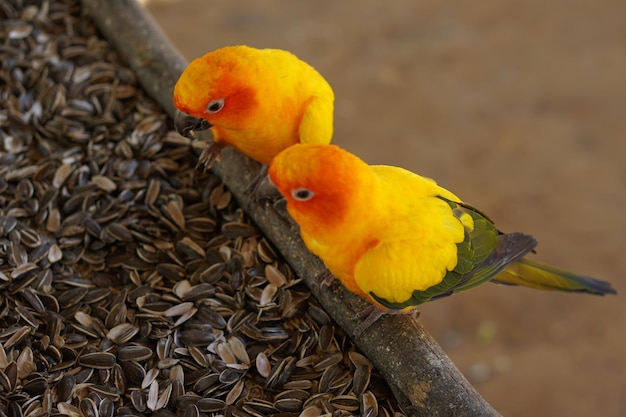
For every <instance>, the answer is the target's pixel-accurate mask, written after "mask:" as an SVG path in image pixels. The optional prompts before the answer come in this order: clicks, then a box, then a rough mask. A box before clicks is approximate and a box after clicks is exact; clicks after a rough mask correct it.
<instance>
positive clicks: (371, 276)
mask: <svg viewBox="0 0 626 417" xmlns="http://www.w3.org/2000/svg"><path fill="white" fill-rule="evenodd" d="M269 176H270V179H271V181H272V182H273V183H274V184H275V185H276V187H277V188H278V190H279V191H280V192H281V194H282V195H283V196H284V197H285V199H286V201H287V211H288V212H289V214H290V215H291V217H292V218H293V219H294V220H295V222H296V223H297V224H298V225H299V226H300V234H301V236H302V239H303V240H304V243H305V244H306V246H307V247H308V248H309V250H310V251H311V252H313V253H314V254H316V255H318V256H319V257H320V258H321V259H322V260H323V261H324V263H325V264H326V266H327V267H328V269H329V270H330V272H331V273H332V274H333V275H334V276H335V277H337V278H338V279H339V280H340V281H341V282H342V283H343V285H344V286H345V287H346V288H347V289H348V290H350V291H352V292H354V293H357V294H359V295H361V296H362V297H363V298H365V299H366V300H367V301H369V302H370V303H372V304H373V305H375V306H376V307H378V308H377V309H374V310H373V311H371V314H370V316H369V317H368V318H366V320H365V321H364V322H363V323H362V325H361V326H359V328H358V329H357V331H356V332H355V335H356V333H360V332H361V331H363V330H364V329H365V328H367V327H368V326H369V325H370V324H371V323H372V322H373V321H375V320H376V319H377V318H378V317H380V316H381V314H384V313H385V312H387V313H388V312H399V311H402V312H406V311H408V310H411V309H414V308H415V307H416V306H418V305H419V304H422V303H424V302H426V301H429V300H433V299H436V298H440V297H443V296H447V295H450V294H453V293H457V292H460V291H465V290H468V289H470V288H472V287H475V286H477V285H480V284H482V283H484V282H487V281H491V282H496V283H502V284H512V285H524V286H527V287H531V288H537V289H543V290H560V291H568V292H585V293H590V294H596V295H604V294H615V293H616V292H615V290H614V289H613V288H612V287H611V284H609V283H607V282H605V281H600V280H597V279H594V278H590V277H586V276H582V275H577V274H574V273H572V272H568V271H565V270H563V269H560V268H557V267H553V266H550V265H546V264H543V263H540V262H538V261H535V260H532V259H529V258H528V257H526V255H527V254H528V253H529V252H531V251H532V250H533V248H534V247H535V245H536V241H535V239H534V238H533V237H532V236H530V235H527V234H522V233H502V232H500V231H499V230H498V229H497V228H496V226H495V225H494V223H493V222H492V221H491V219H489V218H488V217H487V216H486V215H485V214H483V213H482V212H480V211H479V210H477V209H475V208H473V207H472V206H470V205H468V204H466V203H464V202H463V201H461V199H460V198H458V197H457V196H456V195H454V194H452V193H451V192H450V191H448V190H446V189H444V188H442V187H440V186H438V185H437V184H436V183H435V181H433V180H431V179H429V178H424V177H421V176H419V175H417V174H414V173H412V172H410V171H407V170H405V169H402V168H398V167H393V166H384V165H378V166H376V165H373V166H370V165H367V164H366V163H365V162H364V161H362V160H361V159H359V158H358V157H356V156H355V155H353V154H351V153H349V152H347V151H345V150H343V149H341V148H339V147H337V146H334V145H306V144H303V145H294V146H292V147H290V148H288V149H286V150H284V151H283V152H281V153H280V154H278V156H276V158H274V160H273V161H272V163H271V164H270V168H269Z"/></svg>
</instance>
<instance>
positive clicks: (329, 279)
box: [315, 269, 336, 288]
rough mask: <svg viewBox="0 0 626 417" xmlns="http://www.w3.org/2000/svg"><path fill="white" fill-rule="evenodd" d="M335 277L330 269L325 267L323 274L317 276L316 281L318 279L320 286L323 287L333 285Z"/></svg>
mask: <svg viewBox="0 0 626 417" xmlns="http://www.w3.org/2000/svg"><path fill="white" fill-rule="evenodd" d="M335 279H336V278H335V276H334V275H333V274H332V273H331V272H330V271H329V270H328V269H325V270H324V271H323V272H322V273H321V274H319V275H318V276H317V277H315V281H317V283H318V284H319V286H320V287H322V288H324V287H330V286H331V285H333V282H335Z"/></svg>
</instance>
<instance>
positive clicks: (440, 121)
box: [148, 0, 626, 417]
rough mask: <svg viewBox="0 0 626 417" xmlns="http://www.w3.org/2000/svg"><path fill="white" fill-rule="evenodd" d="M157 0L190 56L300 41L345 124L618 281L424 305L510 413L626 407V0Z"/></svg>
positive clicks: (558, 255) (353, 141)
mask: <svg viewBox="0 0 626 417" xmlns="http://www.w3.org/2000/svg"><path fill="white" fill-rule="evenodd" d="M453 3H454V4H451V3H450V2H440V1H436V0H421V1H415V0H395V1H388V2H381V1H373V0H364V1H360V2H341V1H333V0H316V1H304V0H301V1H286V0H283V1H278V0H270V1H264V2H260V1H255V0H231V1H228V2H226V1H221V2H218V1H213V2H210V1H207V0H169V1H167V0H152V2H149V4H148V7H149V10H150V11H151V12H152V13H153V14H154V16H155V17H156V19H157V20H158V22H159V23H160V24H161V25H162V27H163V28H164V30H165V31H166V33H168V34H169V36H170V37H171V38H172V40H173V41H174V43H175V44H176V45H177V47H178V48H179V49H180V50H181V51H182V52H183V53H184V54H185V55H186V56H187V57H188V58H194V57H197V56H199V55H202V54H204V53H205V52H208V51H209V50H212V49H215V48H218V47H221V46H225V45H231V44H248V45H251V46H256V47H275V48H282V49H288V50H290V51H292V52H294V53H296V54H297V55H298V56H300V57H301V58H302V59H304V60H306V61H308V62H309V63H311V64H312V65H313V66H315V67H316V68H317V69H318V70H319V71H320V72H321V73H322V74H323V75H324V76H325V77H326V78H327V79H328V80H329V82H330V83H331V85H332V86H333V88H334V90H335V94H336V123H335V132H336V133H335V138H334V142H335V143H336V144H338V145H340V146H342V147H345V148H347V149H349V150H351V151H353V152H354V153H356V154H358V155H360V156H361V157H363V158H364V159H365V160H367V161H368V162H370V163H380V164H392V165H399V166H403V167H405V168H408V169H410V170H413V171H416V172H418V173H421V174H423V175H427V176H431V177H433V178H435V179H437V180H438V182H439V183H440V184H442V185H444V186H445V187H447V188H449V189H451V190H453V191H455V192H456V193H457V194H459V195H460V196H461V197H462V198H463V199H464V200H466V201H467V202H470V203H471V204H473V205H475V206H477V207H479V208H481V209H482V210H483V211H485V212H487V213H490V214H491V216H492V218H494V219H495V220H496V222H497V223H498V224H499V226H500V228H501V229H502V230H505V231H516V230H517V231H524V232H528V233H532V234H533V235H534V236H535V237H536V238H537V239H538V240H539V242H540V243H539V247H538V255H537V258H539V259H541V260H544V261H547V262H550V263H554V264H558V265H560V266H563V267H566V268H568V269H571V270H575V271H578V272H580V273H584V274H588V275H591V276H596V277H599V278H603V279H606V280H610V281H612V282H613V284H614V286H615V287H616V289H617V290H618V291H619V292H621V295H619V296H617V297H605V298H600V297H592V296H584V295H570V294H557V293H546V292H539V291H533V290H528V289H521V288H512V287H499V286H495V285H484V286H482V287H480V288H478V289H475V290H473V291H471V292H468V293H465V294H461V295H456V296H454V297H450V298H448V299H445V300H441V301H437V302H434V303H430V304H427V305H425V306H424V307H423V308H422V309H421V310H422V316H421V317H422V318H421V320H422V322H423V324H424V326H425V327H426V329H427V330H428V331H429V332H431V333H432V334H433V335H434V337H435V338H436V339H437V340H438V341H439V342H440V344H441V345H442V346H443V348H444V349H445V350H446V352H447V353H448V354H449V356H450V357H451V358H452V360H453V361H454V362H455V363H456V364H457V366H458V367H459V369H461V370H462V371H463V372H464V374H465V375H466V376H467V377H468V378H469V379H470V380H471V381H472V382H473V383H474V385H475V387H476V388H477V390H478V391H479V392H480V393H481V394H482V395H483V396H484V397H485V398H486V399H487V400H488V401H489V402H490V403H491V404H492V405H493V406H494V407H495V408H496V409H498V410H499V411H500V412H501V413H502V414H503V415H506V416H529V415H531V416H536V417H541V416H569V417H574V416H580V417H583V416H585V417H586V416H592V415H598V416H616V417H617V416H624V415H626V354H625V352H626V308H625V307H624V299H623V294H624V293H626V256H625V255H624V244H625V243H626V239H625V238H624V236H625V234H626V220H625V219H626V215H625V209H624V207H626V164H625V163H624V158H625V157H626V76H625V74H626V24H624V16H626V3H625V2H623V1H618V0H601V1H598V2H590V1H576V0H553V1H550V2H545V1H543V0H527V1H524V2H518V1H498V0H485V1H481V2H475V1H457V2H453Z"/></svg>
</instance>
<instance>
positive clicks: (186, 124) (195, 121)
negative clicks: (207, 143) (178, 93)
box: [174, 111, 211, 138]
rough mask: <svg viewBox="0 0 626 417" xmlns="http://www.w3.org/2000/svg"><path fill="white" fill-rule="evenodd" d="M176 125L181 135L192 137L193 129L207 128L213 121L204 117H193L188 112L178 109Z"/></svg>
mask: <svg viewBox="0 0 626 417" xmlns="http://www.w3.org/2000/svg"><path fill="white" fill-rule="evenodd" d="M174 126H175V127H176V131H177V132H178V134H179V135H181V136H184V137H186V138H190V137H192V134H191V132H192V131H195V130H207V129H209V128H210V127H211V123H209V122H207V121H206V120H204V119H202V118H199V117H193V116H190V115H188V114H187V113H183V112H181V111H177V112H176V118H175V119H174Z"/></svg>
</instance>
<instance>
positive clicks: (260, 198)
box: [245, 164, 283, 206]
mask: <svg viewBox="0 0 626 417" xmlns="http://www.w3.org/2000/svg"><path fill="white" fill-rule="evenodd" d="M268 169H269V166H267V165H265V164H263V165H261V169H260V170H259V172H258V174H256V175H255V176H254V178H253V179H252V182H250V184H249V185H248V186H247V187H246V190H245V193H246V194H249V195H250V200H251V201H254V202H257V203H259V204H260V205H265V206H269V205H272V204H274V203H275V202H276V201H278V200H281V199H282V198H283V196H282V195H281V194H280V192H279V191H278V189H276V187H274V184H272V182H271V181H270V179H269V177H268V176H267V171H268Z"/></svg>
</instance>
